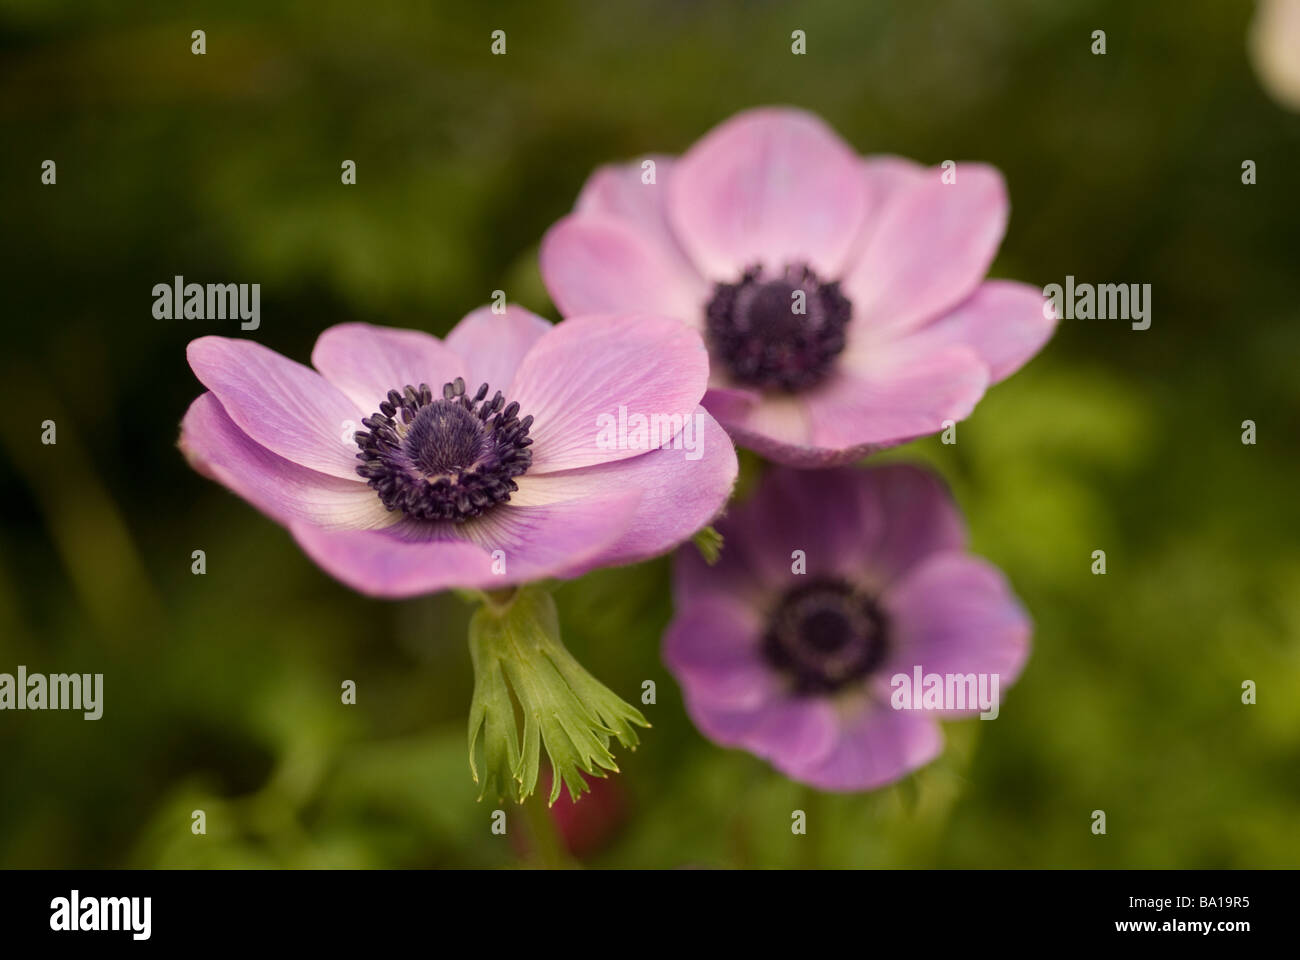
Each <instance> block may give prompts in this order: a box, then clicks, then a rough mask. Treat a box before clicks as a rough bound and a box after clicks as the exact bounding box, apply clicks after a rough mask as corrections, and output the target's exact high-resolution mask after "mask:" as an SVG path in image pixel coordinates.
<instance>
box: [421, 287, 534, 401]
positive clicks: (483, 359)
mask: <svg viewBox="0 0 1300 960" xmlns="http://www.w3.org/2000/svg"><path fill="white" fill-rule="evenodd" d="M550 329H551V324H550V322H549V321H547V320H544V319H542V318H541V317H539V316H538V315H537V314H535V313H532V312H530V311H528V310H525V309H524V308H523V307H521V306H518V305H517V304H513V303H512V304H507V305H506V308H505V312H504V313H499V314H498V313H493V312H492V308H491V307H479V308H478V309H477V310H475V311H473V312H472V313H469V314H467V315H466V316H465V319H463V320H461V322H460V323H458V324H456V326H455V328H454V329H453V330H452V331H451V333H449V334H447V339H446V341H445V342H446V344H447V346H448V347H449V348H451V349H452V350H454V351H455V352H456V353H457V354H458V355H459V356H460V358H461V360H462V362H463V366H464V368H465V373H464V377H465V382H466V384H468V388H469V391H470V392H471V393H473V391H475V390H477V389H478V386H479V384H481V383H486V384H488V386H490V387H491V388H492V393H495V392H496V391H498V390H500V391H501V392H502V393H504V392H505V391H506V389H507V388H509V386H510V381H512V380H513V379H514V378H515V371H516V370H517V369H519V363H520V361H522V360H523V359H524V355H525V354H526V353H528V351H529V350H531V349H532V347H533V345H534V344H535V343H537V341H538V340H540V339H541V338H542V337H543V335H545V333H546V331H548V330H550ZM429 385H430V386H434V384H432V383H430V384H429ZM438 386H441V384H438ZM436 392H437V391H436V388H435V393H436ZM507 399H513V398H507Z"/></svg>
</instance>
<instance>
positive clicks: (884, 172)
mask: <svg viewBox="0 0 1300 960" xmlns="http://www.w3.org/2000/svg"><path fill="white" fill-rule="evenodd" d="M651 162H653V168H652V167H650V166H649V164H650V163H651ZM651 169H653V176H650V171H651ZM945 173H946V174H948V175H947V176H945ZM954 177H955V179H954ZM945 180H949V181H952V182H945ZM1007 212H1008V202H1007V194H1006V187H1005V184H1004V183H1003V180H1002V176H1001V175H1000V174H999V173H998V171H997V170H995V169H994V168H992V167H989V166H986V165H983V164H977V163H961V164H957V165H956V166H955V167H951V168H949V169H948V170H945V169H943V168H940V167H936V168H930V169H927V168H925V167H922V166H920V165H918V164H915V163H912V162H911V161H908V160H903V159H900V158H898V157H890V156H877V157H867V158H862V157H859V156H858V155H857V154H856V153H855V152H854V151H853V150H852V149H851V148H850V147H849V146H848V145H847V144H845V143H844V142H843V141H842V140H841V139H840V138H839V137H838V136H837V135H836V134H835V133H834V131H832V130H831V129H830V128H829V127H827V126H826V125H825V124H824V123H823V122H822V121H821V120H820V119H818V118H817V117H815V116H812V115H810V114H808V113H805V112H803V111H800V110H794V109H786V108H765V109H759V110H752V111H748V112H745V113H741V114H739V115H738V116H735V117H732V118H731V119H730V120H728V121H726V122H725V123H723V124H722V125H721V126H719V127H717V128H715V129H714V130H712V131H711V132H710V133H708V134H707V135H706V136H705V137H704V138H703V139H702V140H700V141H699V142H698V143H696V144H695V145H694V146H692V147H691V148H690V149H689V150H688V151H687V152H686V153H685V154H684V155H683V156H682V157H680V158H672V157H665V156H654V157H651V158H648V159H647V160H644V161H641V162H638V163H634V164H630V165H627V166H610V167H603V168H601V169H599V170H597V171H596V172H595V173H594V174H593V175H592V176H591V178H590V179H589V180H588V181H587V183H586V185H585V186H584V187H583V189H582V192H581V194H580V196H579V197H578V201H577V205H576V207H575V210H574V212H573V213H572V214H571V215H569V216H567V217H565V218H564V219H562V220H560V221H559V222H558V223H557V224H555V225H554V226H553V227H552V228H551V229H550V231H549V232H548V233H547V235H546V237H545V238H544V240H543V242H542V249H541V271H542V277H543V279H544V280H545V282H546V286H547V288H548V289H549V290H550V293H551V297H552V299H554V301H555V303H556V305H557V306H558V307H559V309H560V311H561V312H562V313H563V314H565V315H566V316H568V315H571V314H585V313H603V312H608V311H619V310H627V309H637V310H651V311H653V312H655V313H663V314H667V315H669V316H676V317H680V318H681V319H682V320H684V321H685V322H687V323H689V324H691V325H692V326H694V327H695V328H697V329H699V330H700V331H701V332H702V333H704V335H705V339H706V341H707V345H708V348H709V352H710V355H711V359H712V370H711V374H710V380H709V392H708V393H707V394H706V396H705V398H704V405H705V407H707V408H708V409H709V411H710V412H711V413H713V414H714V416H716V417H717V418H718V419H719V420H720V421H721V422H722V424H723V426H725V427H726V428H727V430H728V432H730V433H731V435H732V437H733V438H735V440H736V441H737V442H738V443H740V444H741V445H742V446H747V447H749V448H751V449H753V450H756V451H757V452H759V453H761V454H763V455H764V456H767V457H769V458H771V459H773V460H777V461H780V462H783V463H788V464H792V465H795V466H829V465H833V464H839V463H847V462H849V461H851V460H856V459H858V458H859V457H861V456H862V455H864V454H867V453H870V452H872V451H873V450H877V449H881V448H884V447H888V446H893V445H895V444H898V443H902V442H904V441H906V440H909V439H912V438H915V437H919V436H925V435H928V434H932V433H936V432H938V431H939V430H941V429H943V428H944V426H945V423H944V422H945V421H947V420H951V421H953V422H956V421H958V420H961V419H963V418H965V417H966V416H967V415H968V414H969V413H970V412H971V410H972V409H974V407H975V404H976V402H977V401H978V400H979V399H980V397H981V396H982V395H983V393H984V390H985V388H986V387H987V386H989V385H990V384H991V383H995V382H997V381H999V380H1002V379H1003V378H1004V377H1007V376H1009V375H1010V374H1012V373H1014V372H1015V371H1016V370H1017V369H1019V368H1020V367H1021V365H1023V364H1024V363H1025V362H1026V361H1027V360H1028V359H1029V358H1030V357H1032V356H1033V355H1034V354H1035V353H1037V352H1038V350H1039V349H1040V348H1041V347H1042V346H1043V344H1044V343H1046V342H1047V340H1048V338H1049V337H1050V336H1051V334H1052V330H1053V327H1054V325H1055V320H1054V319H1050V318H1049V317H1046V316H1044V313H1045V311H1044V299H1043V295H1042V292H1041V291H1040V290H1039V289H1037V288H1035V287H1032V286H1029V285H1027V284H1023V283H1013V282H1009V281H1004V280H987V281H986V280H985V279H984V278H985V273H986V272H987V270H988V268H989V264H990V263H991V262H992V260H993V257H994V254H995V253H996V252H997V248H998V245H999V244H1000V243H1001V242H1002V236H1003V233H1004V231H1005V229H1006V224H1007Z"/></svg>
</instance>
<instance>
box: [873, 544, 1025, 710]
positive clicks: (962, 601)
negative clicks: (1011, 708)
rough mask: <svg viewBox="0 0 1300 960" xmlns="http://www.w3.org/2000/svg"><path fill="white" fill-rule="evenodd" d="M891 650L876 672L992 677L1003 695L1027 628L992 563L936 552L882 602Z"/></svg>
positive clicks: (1015, 671)
mask: <svg viewBox="0 0 1300 960" xmlns="http://www.w3.org/2000/svg"><path fill="white" fill-rule="evenodd" d="M882 602H883V604H884V606H885V608H886V609H887V610H888V611H889V615H890V622H891V640H892V642H893V644H894V650H893V652H892V653H891V655H890V657H889V661H888V663H887V664H886V665H885V666H883V667H882V668H881V670H880V675H881V676H882V677H890V676H893V675H894V674H896V673H906V674H908V675H909V676H910V675H912V670H913V667H916V666H919V667H921V669H922V673H923V674H926V673H936V674H959V675H963V676H964V675H967V674H977V675H978V674H995V675H997V676H998V680H999V689H1001V690H1005V689H1006V688H1007V687H1009V686H1010V685H1011V684H1012V683H1013V682H1014V681H1015V679H1016V678H1017V677H1018V676H1020V671H1021V670H1022V669H1023V668H1024V665H1025V660H1026V659H1027V658H1028V656H1029V637H1030V634H1031V632H1032V625H1031V623H1030V621H1029V617H1028V616H1027V615H1026V614H1025V611H1024V608H1023V607H1021V605H1020V603H1019V601H1017V600H1016V597H1015V594H1013V593H1012V592H1011V588H1010V586H1009V585H1008V584H1007V580H1006V577H1004V576H1003V575H1002V572H1001V571H1000V570H998V569H997V568H996V567H994V566H993V565H992V564H990V563H988V562H986V561H984V560H981V559H980V558H978V557H972V556H970V555H968V554H963V553H959V552H949V553H940V554H933V555H932V556H931V557H930V558H929V559H928V560H926V561H925V562H924V563H922V564H920V565H919V566H917V567H915V568H914V569H913V570H912V571H911V572H910V573H908V574H907V575H906V576H905V577H903V579H902V580H900V581H898V582H897V583H895V584H894V585H893V586H892V587H891V588H890V589H889V590H887V591H886V592H885V594H884V596H883V597H882Z"/></svg>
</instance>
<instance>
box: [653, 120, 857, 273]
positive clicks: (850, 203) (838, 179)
mask: <svg viewBox="0 0 1300 960" xmlns="http://www.w3.org/2000/svg"><path fill="white" fill-rule="evenodd" d="M668 188H669V193H668V203H669V206H668V212H669V219H670V221H671V222H672V224H673V227H674V232H675V233H676V235H677V237H678V238H679V239H680V241H681V243H682V245H683V246H684V247H685V248H686V250H687V252H688V253H689V254H690V255H691V258H692V259H693V260H694V261H695V263H696V264H698V265H699V267H700V269H701V270H702V272H703V273H704V275H705V276H707V277H708V278H709V279H711V280H723V281H728V282H731V281H734V280H735V279H736V278H737V277H738V276H739V275H740V274H741V273H742V272H743V271H744V269H745V268H746V267H748V266H750V265H752V264H754V263H759V264H762V265H764V266H767V267H768V268H770V269H779V268H781V267H783V266H785V265H786V264H787V263H793V262H802V263H806V264H808V265H810V266H811V267H812V268H813V269H814V270H816V271H817V272H818V273H820V274H822V276H824V277H836V276H839V275H840V272H841V270H842V269H843V267H844V265H845V261H846V258H847V256H848V254H849V251H850V249H851V247H852V245H853V242H854V240H855V239H856V237H857V236H858V232H859V230H860V228H861V226H862V222H863V217H864V215H865V213H866V209H867V189H866V183H865V182H864V178H863V177H862V175H861V165H860V162H859V159H858V157H857V156H856V154H854V152H853V151H852V150H851V149H849V147H848V146H847V145H846V144H845V143H844V142H843V141H842V140H841V139H840V138H839V137H838V136H837V135H836V134H835V132H834V131H832V130H831V129H830V128H829V127H828V126H826V124H825V123H823V122H822V121H821V120H820V119H819V118H817V117H815V116H813V115H812V114H809V113H806V112H804V111H802V110H795V109H789V108H763V109H758V110H750V111H747V112H745V113H742V114H739V115H738V116H735V117H732V118H731V119H730V120H727V121H726V122H725V123H723V124H721V125H720V126H718V127H716V128H714V129H713V130H712V131H710V132H709V133H708V134H707V135H705V137H704V138H703V139H702V140H700V141H699V142H698V143H696V144H695V145H694V146H693V147H691V149H690V150H689V151H687V153H686V154H685V155H684V156H683V157H682V158H681V159H680V160H679V161H678V162H677V166H676V168H675V170H674V171H673V176H672V179H671V181H670V182H669V184H668Z"/></svg>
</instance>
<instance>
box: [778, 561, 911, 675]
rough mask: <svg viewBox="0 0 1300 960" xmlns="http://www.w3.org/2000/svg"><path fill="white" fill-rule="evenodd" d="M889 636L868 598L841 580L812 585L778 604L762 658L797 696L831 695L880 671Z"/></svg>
mask: <svg viewBox="0 0 1300 960" xmlns="http://www.w3.org/2000/svg"><path fill="white" fill-rule="evenodd" d="M888 634H889V623H888V620H887V619H886V617H885V615H884V613H883V612H882V611H881V609H880V607H879V606H877V604H876V603H875V601H874V600H872V599H871V598H870V597H868V596H866V595H864V594H863V593H861V592H860V591H857V590H855V589H854V588H853V587H851V586H849V585H848V584H847V583H844V582H842V581H839V580H814V581H813V582H811V583H808V584H805V585H803V586H799V587H796V588H795V589H793V590H791V591H789V592H788V593H786V594H785V596H783V597H782V598H781V602H780V603H779V604H778V605H777V608H776V610H775V611H774V612H773V614H772V617H771V619H770V620H769V621H768V625H767V633H766V634H764V636H763V655H764V656H765V657H766V658H767V661H768V663H770V664H771V665H772V666H773V667H775V668H776V669H777V670H779V671H781V672H782V673H784V674H785V675H786V676H788V677H789V678H790V680H791V682H792V684H793V687H794V691H795V693H797V694H800V695H805V696H808V695H814V694H827V693H834V692H835V691H837V690H839V689H841V688H842V687H845V686H847V685H848V684H850V683H852V682H853V681H855V680H860V679H861V678H862V677H865V676H866V675H867V674H869V673H871V671H873V670H875V669H876V668H877V667H879V666H880V665H881V663H882V662H883V661H884V659H885V654H886V653H887V652H888V647H889V642H888V641H889V637H888Z"/></svg>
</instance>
